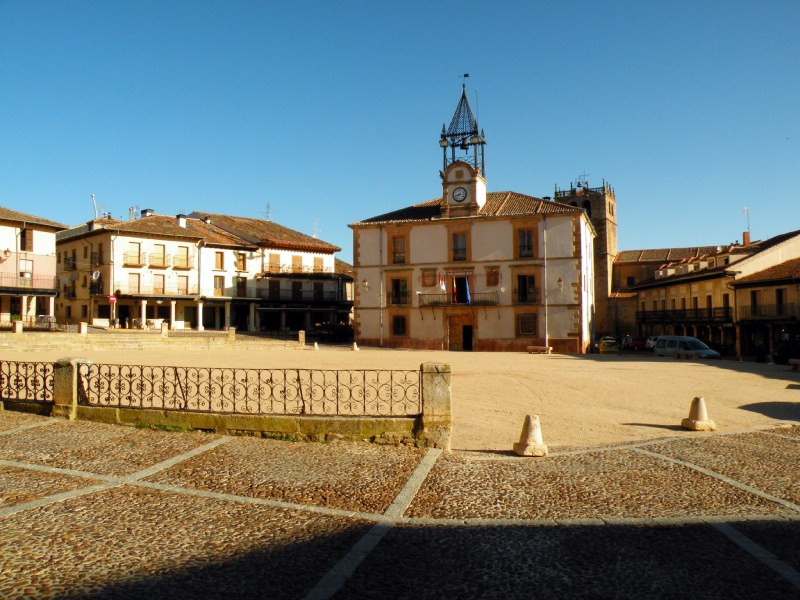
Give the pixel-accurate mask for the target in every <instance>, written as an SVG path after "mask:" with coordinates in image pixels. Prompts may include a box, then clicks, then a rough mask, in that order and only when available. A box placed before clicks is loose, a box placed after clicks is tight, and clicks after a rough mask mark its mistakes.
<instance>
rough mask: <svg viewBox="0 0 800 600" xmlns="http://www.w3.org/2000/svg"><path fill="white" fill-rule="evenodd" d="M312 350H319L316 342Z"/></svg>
mask: <svg viewBox="0 0 800 600" xmlns="http://www.w3.org/2000/svg"><path fill="white" fill-rule="evenodd" d="M314 350H319V344H318V343H317V342H314Z"/></svg>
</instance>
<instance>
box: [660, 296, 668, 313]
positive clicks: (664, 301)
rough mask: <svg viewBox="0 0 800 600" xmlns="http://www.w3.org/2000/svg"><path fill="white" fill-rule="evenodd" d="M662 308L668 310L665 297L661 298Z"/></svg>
mask: <svg viewBox="0 0 800 600" xmlns="http://www.w3.org/2000/svg"><path fill="white" fill-rule="evenodd" d="M661 310H667V301H666V300H665V299H664V298H662V299H661Z"/></svg>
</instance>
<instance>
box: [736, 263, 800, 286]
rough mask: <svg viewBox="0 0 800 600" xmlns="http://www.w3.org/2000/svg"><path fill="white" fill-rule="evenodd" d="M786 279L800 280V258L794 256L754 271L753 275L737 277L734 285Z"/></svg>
mask: <svg viewBox="0 0 800 600" xmlns="http://www.w3.org/2000/svg"><path fill="white" fill-rule="evenodd" d="M785 279H797V280H800V258H793V259H792V260H787V261H786V262H782V263H779V264H777V265H772V266H771V267H768V268H766V269H764V270H762V271H758V272H756V273H753V274H752V275H748V276H747V277H742V278H741V279H737V280H736V281H735V282H734V285H738V284H740V283H756V282H759V281H764V282H767V281H779V280H785Z"/></svg>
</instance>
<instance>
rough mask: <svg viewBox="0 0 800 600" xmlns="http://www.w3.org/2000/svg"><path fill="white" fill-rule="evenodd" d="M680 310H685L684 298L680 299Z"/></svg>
mask: <svg viewBox="0 0 800 600" xmlns="http://www.w3.org/2000/svg"><path fill="white" fill-rule="evenodd" d="M681 310H686V298H681Z"/></svg>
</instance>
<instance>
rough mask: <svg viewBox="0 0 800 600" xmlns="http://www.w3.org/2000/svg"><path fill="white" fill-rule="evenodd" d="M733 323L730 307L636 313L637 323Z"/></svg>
mask: <svg viewBox="0 0 800 600" xmlns="http://www.w3.org/2000/svg"><path fill="white" fill-rule="evenodd" d="M732 321H733V310H732V309H731V308H730V307H729V306H720V307H718V308H682V309H674V310H640V311H636V322H637V323H730V322H732Z"/></svg>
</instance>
